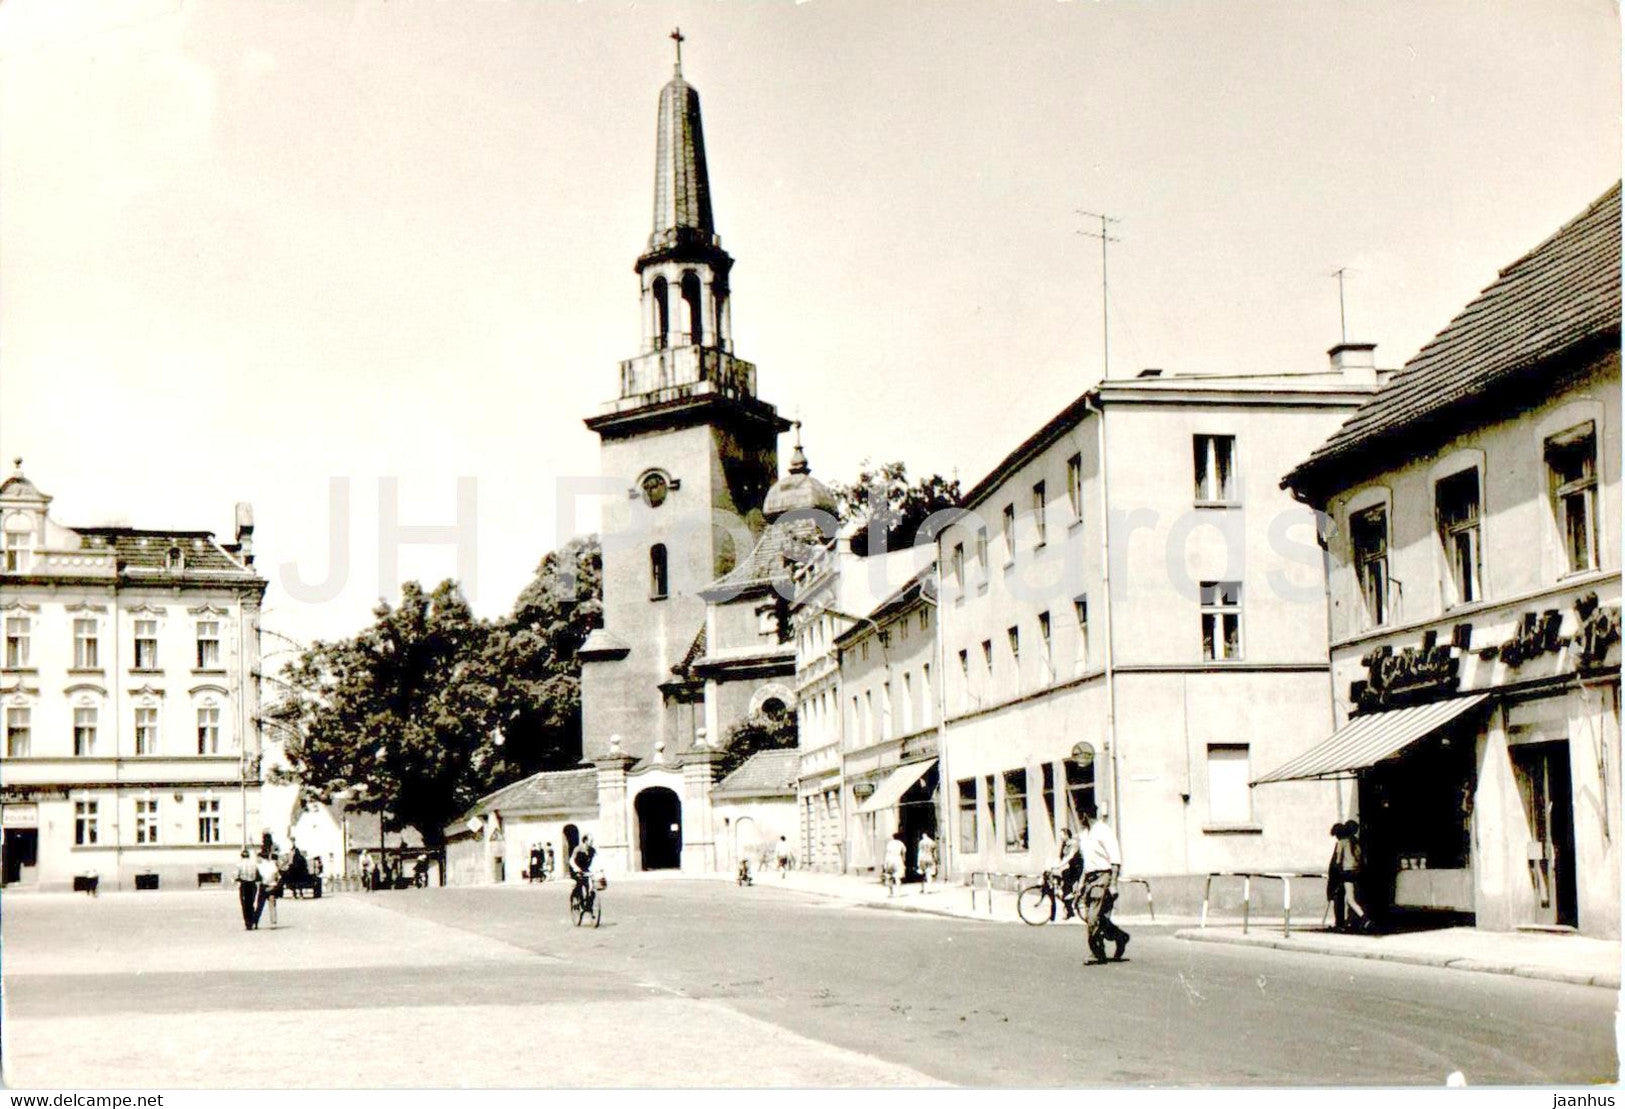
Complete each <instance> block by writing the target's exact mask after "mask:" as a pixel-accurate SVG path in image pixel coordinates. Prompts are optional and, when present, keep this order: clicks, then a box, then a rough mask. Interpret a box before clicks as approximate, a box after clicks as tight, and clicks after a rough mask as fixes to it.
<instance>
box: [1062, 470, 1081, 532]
mask: <svg viewBox="0 0 1625 1109" xmlns="http://www.w3.org/2000/svg"><path fill="white" fill-rule="evenodd" d="M1066 503H1067V505H1068V506H1069V507H1070V508H1071V509H1072V519H1074V520H1077V521H1080V522H1081V521H1082V520H1083V455H1081V454H1075V455H1073V456H1072V457H1071V458H1069V459H1067V460H1066Z"/></svg>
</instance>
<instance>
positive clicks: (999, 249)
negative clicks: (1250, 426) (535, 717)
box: [0, 0, 1620, 638]
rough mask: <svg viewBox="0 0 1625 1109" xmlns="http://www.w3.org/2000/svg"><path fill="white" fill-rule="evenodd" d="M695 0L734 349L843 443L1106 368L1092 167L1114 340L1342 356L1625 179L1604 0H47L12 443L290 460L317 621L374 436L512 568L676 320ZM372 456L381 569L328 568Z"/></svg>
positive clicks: (161, 479) (1424, 313)
mask: <svg viewBox="0 0 1625 1109" xmlns="http://www.w3.org/2000/svg"><path fill="white" fill-rule="evenodd" d="M674 24H681V25H682V27H683V30H684V32H685V34H686V35H688V42H687V43H686V44H685V47H684V61H685V64H684V71H685V75H686V76H687V77H688V78H689V80H690V81H691V82H692V83H693V84H694V85H695V87H697V88H698V89H699V90H700V93H701V96H702V103H703V107H704V114H705V130H706V142H707V148H708V153H709V156H710V168H711V183H712V194H713V201H714V207H715V211H716V217H717V223H718V229H719V232H720V233H721V235H722V239H723V244H724V245H725V246H726V247H727V248H728V249H729V251H730V252H731V253H732V254H733V255H734V257H735V258H736V259H737V262H738V265H737V266H736V268H735V270H734V278H733V287H734V336H735V345H736V348H737V350H738V353H739V354H740V355H741V356H742V357H744V358H747V359H749V360H751V361H753V362H755V363H757V365H758V367H759V370H760V390H761V393H762V394H763V396H764V397H765V398H766V399H767V400H769V401H772V402H774V403H777V404H778V405H779V406H780V408H781V411H783V412H784V413H785V414H786V415H788V416H792V417H794V416H797V415H799V416H800V417H801V418H803V419H804V420H805V421H806V432H805V441H806V445H807V450H808V453H809V455H810V456H811V459H812V463H813V467H814V471H815V472H816V473H817V474H819V475H820V476H821V477H823V478H825V479H826V480H848V479H850V478H851V477H852V476H853V475H854V474H855V473H856V471H857V468H858V465H859V463H860V461H861V460H863V459H864V458H865V457H870V456H873V457H876V458H885V459H891V458H901V459H903V460H905V461H906V462H907V463H908V464H909V467H910V469H911V471H914V472H929V471H932V470H938V471H942V472H944V473H951V472H953V471H955V470H956V469H957V471H958V473H959V475H960V476H961V478H963V479H965V480H966V482H967V483H968V482H970V481H974V480H975V479H976V478H978V477H980V476H981V475H982V474H983V473H984V472H986V470H987V469H988V468H989V467H991V466H992V465H993V464H994V463H995V462H996V461H997V460H998V459H999V458H1000V457H1001V456H1002V455H1003V454H1004V453H1006V452H1007V451H1008V450H1009V449H1010V448H1011V447H1013V446H1014V445H1015V444H1016V443H1018V442H1019V441H1020V440H1021V439H1023V438H1025V437H1026V436H1027V435H1028V434H1030V433H1031V432H1032V431H1033V430H1035V429H1036V428H1037V427H1038V426H1039V425H1040V424H1041V423H1042V422H1043V421H1044V420H1046V419H1048V418H1049V417H1050V416H1051V415H1053V414H1054V412H1055V411H1056V410H1058V409H1059V408H1060V407H1061V406H1062V405H1063V404H1065V403H1066V402H1067V401H1069V400H1071V399H1072V398H1073V397H1074V396H1076V395H1077V394H1078V393H1079V392H1080V391H1082V390H1083V389H1084V388H1085V387H1087V386H1088V385H1089V384H1091V383H1092V382H1093V381H1094V380H1095V379H1097V378H1098V377H1099V374H1100V288H1099V284H1100V268H1099V256H1098V244H1097V243H1096V242H1095V241H1094V240H1092V239H1087V238H1082V237H1080V236H1078V235H1077V234H1076V232H1077V231H1078V230H1079V229H1080V228H1082V227H1084V226H1085V221H1084V220H1083V219H1082V218H1081V217H1079V216H1078V215H1076V214H1075V210H1077V209H1080V208H1083V209H1092V210H1097V211H1098V210H1104V211H1107V212H1110V213H1112V214H1114V215H1116V216H1118V217H1120V218H1121V220H1122V222H1121V224H1119V225H1118V226H1117V228H1116V229H1115V230H1116V231H1117V233H1118V234H1119V235H1120V236H1121V238H1122V242H1121V243H1120V244H1118V245H1116V246H1114V248H1113V250H1114V253H1113V255H1112V258H1111V273H1112V368H1113V372H1114V373H1123V374H1128V373H1132V372H1134V371H1136V370H1138V369H1140V368H1141V367H1145V366H1161V367H1164V368H1167V369H1168V370H1170V371H1186V372H1189V371H1224V370H1242V369H1251V370H1255V371H1274V370H1301V369H1308V368H1318V367H1319V366H1321V365H1323V364H1324V359H1325V350H1326V348H1327V347H1328V346H1330V345H1331V344H1332V343H1334V342H1335V341H1336V340H1337V338H1338V332H1337V328H1338V315H1337V286H1336V282H1335V280H1333V279H1332V278H1330V277H1329V276H1328V275H1329V274H1330V272H1331V271H1332V270H1333V269H1335V268H1337V267H1338V266H1348V267H1350V268H1351V269H1352V271H1353V273H1352V275H1351V277H1350V282H1349V317H1350V321H1349V323H1350V338H1351V339H1362V340H1368V341H1374V342H1377V343H1379V344H1380V346H1379V348H1378V357H1379V360H1380V362H1381V363H1382V364H1384V365H1398V364H1400V363H1401V362H1403V361H1404V360H1405V359H1406V358H1408V357H1409V356H1410V355H1411V354H1413V353H1414V352H1415V350H1416V349H1417V347H1419V346H1420V345H1421V344H1422V343H1423V342H1424V341H1425V340H1426V339H1427V338H1428V337H1430V336H1431V335H1432V334H1433V333H1434V332H1435V331H1437V330H1438V329H1439V328H1440V327H1442V326H1443V325H1444V324H1445V323H1446V322H1447V321H1448V319H1449V318H1450V317H1451V316H1452V315H1454V313H1455V312H1456V311H1457V310H1458V309H1459V308H1460V307H1461V306H1462V305H1463V304H1464V303H1465V302H1466V301H1467V300H1468V299H1469V298H1470V297H1471V296H1472V295H1473V294H1474V293H1476V292H1477V291H1478V290H1479V289H1480V288H1482V287H1483V286H1484V285H1486V284H1487V283H1488V282H1489V281H1490V280H1492V279H1493V278H1494V276H1495V273H1496V271H1497V270H1498V269H1499V268H1500V267H1502V266H1504V265H1506V264H1507V263H1509V262H1511V261H1512V260H1513V259H1514V258H1515V257H1517V256H1518V255H1519V254H1521V253H1523V252H1524V251H1525V250H1527V249H1529V248H1530V247H1532V246H1534V245H1535V244H1536V243H1537V242H1538V241H1540V240H1541V239H1543V238H1544V237H1545V236H1547V235H1548V234H1550V233H1551V232H1552V231H1554V230H1555V229H1556V228H1557V227H1558V226H1559V225H1560V224H1562V223H1563V222H1564V221H1565V220H1567V219H1568V218H1570V217H1571V216H1573V215H1574V214H1576V213H1577V212H1578V211H1579V210H1580V209H1581V208H1582V207H1583V206H1584V205H1586V204H1587V203H1589V202H1590V201H1591V200H1592V199H1594V198H1595V197H1596V196H1597V195H1598V194H1599V193H1601V192H1602V191H1603V190H1604V189H1605V188H1606V187H1607V186H1608V185H1609V184H1610V183H1611V182H1612V181H1613V180H1615V179H1616V178H1617V177H1618V176H1619V167H1620V114H1619V113H1620V28H1619V18H1618V13H1617V10H1616V9H1615V7H1614V6H1613V5H1612V4H1610V3H1602V2H1595V0H1543V2H1521V3H1517V4H1487V3H1482V2H1477V0H1475V2H1472V3H1443V2H1428V0H1423V2H1415V0H1403V2H1401V0H1393V2H1381V3H1377V2H1367V3H1336V4H1333V3H1308V2H1302V0H1291V2H1243V0H1224V2H1222V3H1220V2H1218V0H1209V2H1203V3H1196V2H1184V3H1175V2H1142V3H1053V2H1047V0H1045V2H1039V0H1028V2H1011V3H978V4H965V3H948V2H938V3H932V4H901V3H886V4H877V3H867V2H856V0H847V2H828V0H814V2H811V3H804V4H799V5H792V4H789V3H770V2H761V3H751V4H746V3H715V2H710V0H707V2H703V3H693V4H687V3H675V4H628V3H617V4H610V3H581V4H576V3H457V4H411V3H381V2H380V3H360V4H344V3H337V2H324V3H316V2H309V3H281V2H278V3H270V2H264V3H261V2H254V0H242V2H233V3H225V2H212V3H201V4H200V3H195V2H176V0H170V2H167V3H147V2H141V0H130V2H121V3H118V4H109V5H96V4H91V3H75V4H71V5H70V4H61V3H58V2H54V0H8V2H7V3H6V4H5V5H4V6H3V7H0V90H3V92H0V135H4V137H5V141H4V144H3V146H0V455H3V457H4V458H5V459H6V463H5V466H6V470H7V472H9V469H10V462H9V460H10V458H11V457H12V456H13V455H19V454H20V455H23V456H24V457H25V458H26V459H27V467H26V469H27V472H28V474H29V476H30V477H31V478H32V479H33V480H34V481H35V482H36V483H37V484H38V485H40V486H41V488H43V489H44V490H45V491H46V492H47V493H50V494H52V495H54V496H55V497H56V503H55V504H54V505H53V515H54V517H55V518H56V519H57V520H59V521H60V522H62V523H65V524H68V525H70V526H72V525H74V524H91V523H103V522H123V523H131V524H134V525H137V526H142V527H166V526H172V527H181V528H197V527H206V528H213V529H215V530H216V531H218V532H220V533H222V534H224V535H226V537H227V538H229V533H230V530H231V505H232V502H234V501H236V500H250V501H252V502H253V503H254V506H255V509H256V513H257V517H258V525H259V527H258V537H257V549H258V552H259V555H260V565H261V567H262V568H263V569H264V570H265V572H266V573H267V575H268V576H269V577H270V578H271V580H272V586H271V593H270V596H269V598H268V604H269V606H270V608H271V615H270V616H269V617H268V619H267V624H268V626H271V627H274V628H276V629H278V630H281V631H283V632H286V633H288V634H292V635H295V636H298V637H301V638H305V637H310V636H314V635H325V636H334V635H340V634H345V633H347V632H348V631H350V630H351V629H353V628H354V627H355V626H357V625H358V624H359V623H360V622H361V621H363V620H364V619H365V618H366V611H367V609H368V608H369V607H370V606H371V605H372V604H373V603H374V601H375V600H376V598H377V597H378V595H379V593H380V592H381V585H380V573H379V570H378V568H377V563H378V547H379V544H378V542H377V511H376V509H377V498H378V489H379V480H380V479H381V478H384V477H392V476H393V477H398V478H399V481H400V490H401V520H402V522H403V523H406V524H431V525H435V524H438V525H447V524H450V523H452V521H453V519H454V517H455V498H456V492H455V479H456V478H457V477H458V476H459V475H468V476H471V477H473V478H474V479H475V480H476V482H477V491H478V492H477V524H476V527H477V532H476V535H477V543H478V578H477V588H476V589H475V591H474V592H475V598H474V599H475V604H476V608H477V609H479V610H480V611H481V612H483V613H486V614H495V613H498V612H502V611H505V610H506V609H507V608H508V607H509V606H510V604H511V602H512V600H513V597H514V595H515V593H516V592H517V590H518V589H519V587H520V586H521V585H522V584H523V583H524V582H525V581H526V580H527V579H528V577H529V575H530V573H531V571H532V569H533V567H534V566H535V564H536V562H537V561H538V560H539V559H540V557H541V556H542V555H543V554H544V553H545V552H546V551H547V550H548V549H550V548H551V547H552V546H553V544H554V542H555V526H556V524H555V521H556V511H555V496H554V489H555V481H556V480H557V479H558V478H560V477H563V476H568V475H589V474H594V473H596V472H597V443H596V439H595V438H594V437H593V436H592V435H591V434H590V433H589V432H587V431H586V429H585V428H584V427H583V426H582V425H581V418H582V417H583V416H585V415H588V414H590V413H591V412H593V411H595V409H596V406H597V405H598V404H599V402H601V401H604V400H607V399H609V398H610V397H611V396H612V395H613V392H614V389H615V382H616V376H615V375H616V362H617V361H618V360H619V359H621V358H626V357H629V356H631V355H633V354H635V353H636V351H637V346H638V341H639V327H638V308H637V285H636V279H635V278H634V276H633V274H632V270H631V267H632V263H633V261H634V260H635V259H636V257H637V255H638V253H639V252H640V250H641V249H642V247H643V244H644V240H645V238H646V237H647V235H648V233H649V221H650V207H651V189H652V184H653V181H652V169H653V161H654V138H655V112H656V100H657V94H658V91H659V89H660V87H661V85H662V84H663V83H664V82H665V81H666V80H667V78H668V77H669V75H670V70H671V46H672V44H671V42H670V41H668V39H667V38H666V35H667V33H668V32H669V31H670V29H671V27H672V26H673V25H674ZM785 453H786V454H787V453H788V452H787V451H786V452H785ZM333 476H343V477H348V478H349V479H350V480H351V483H352V486H351V489H352V495H351V506H350V509H351V510H350V513H349V522H350V526H349V532H350V557H349V572H348V574H347V575H346V577H345V579H344V588H343V590H342V592H340V593H339V595H338V596H337V597H336V599H334V600H333V601H331V602H329V603H325V604H317V603H313V602H300V601H297V600H294V599H293V598H291V597H290V596H289V595H288V592H287V590H286V589H285V588H284V582H283V573H284V569H283V567H284V565H285V564H297V566H298V572H299V573H300V574H302V575H303V577H304V578H305V579H307V580H311V581H320V580H321V579H323V578H324V576H325V575H326V574H327V568H328V548H329V533H330V528H329V524H328V518H329V506H328V482H329V479H330V478H331V477H333ZM586 522H587V523H589V524H590V522H591V521H590V519H589V520H587V521H586ZM400 566H401V571H402V574H403V575H404V576H408V577H410V576H419V577H422V578H424V579H426V580H438V579H439V578H441V577H443V576H447V575H452V574H455V573H457V555H456V552H455V551H454V550H453V549H452V548H451V547H449V546H439V547H424V548H409V549H407V550H406V551H405V552H404V553H403V554H402V556H401V560H400Z"/></svg>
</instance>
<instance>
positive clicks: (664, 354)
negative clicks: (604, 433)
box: [601, 346, 756, 415]
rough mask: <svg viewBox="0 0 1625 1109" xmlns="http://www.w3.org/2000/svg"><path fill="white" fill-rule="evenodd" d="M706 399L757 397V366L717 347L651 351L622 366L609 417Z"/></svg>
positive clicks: (607, 411) (607, 410)
mask: <svg viewBox="0 0 1625 1109" xmlns="http://www.w3.org/2000/svg"><path fill="white" fill-rule="evenodd" d="M704 396H724V397H736V398H753V397H755V396H756V367H755V366H754V365H753V364H751V363H749V362H745V361H741V360H740V359H738V358H735V357H734V356H733V355H731V354H728V353H727V352H726V351H721V350H717V349H716V348H714V347H696V346H686V347H675V348H671V349H667V350H656V351H651V352H649V353H648V354H641V355H639V356H638V357H636V358H628V359H627V360H626V361H624V362H622V363H621V395H620V398H619V399H617V400H613V401H610V402H609V403H608V404H606V405H604V406H603V408H602V410H601V411H602V412H603V413H604V414H606V415H609V414H613V413H616V412H628V411H631V410H632V409H634V408H642V407H644V406H646V405H651V404H665V403H669V402H672V401H680V400H688V399H691V398H697V397H704Z"/></svg>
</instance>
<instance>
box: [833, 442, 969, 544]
mask: <svg viewBox="0 0 1625 1109" xmlns="http://www.w3.org/2000/svg"><path fill="white" fill-rule="evenodd" d="M831 492H833V493H834V494H835V503H836V508H837V511H838V512H839V514H840V518H841V520H842V522H847V521H851V522H855V523H857V524H860V525H862V527H861V530H859V531H858V532H857V533H856V534H854V535H853V537H852V551H853V553H854V554H857V555H864V556H866V555H868V554H869V553H870V546H871V542H872V539H873V538H874V537H877V536H879V535H882V534H883V535H884V537H885V549H886V550H889V551H892V550H899V549H901V548H904V547H912V546H914V545H915V544H916V543H925V542H930V541H931V540H932V539H933V538H934V536H933V535H931V534H929V533H927V534H921V530H920V525H921V524H923V523H925V522H926V520H928V519H930V517H931V515H932V514H933V513H936V512H942V511H944V510H948V509H953V508H957V507H958V505H959V497H960V490H959V480H958V479H957V478H945V477H943V476H942V475H941V474H932V475H930V476H929V477H923V478H920V479H919V480H918V481H913V482H911V481H909V479H908V468H907V467H906V466H905V465H904V464H903V463H901V462H885V463H881V464H880V465H878V466H876V465H872V464H870V463H869V462H867V461H865V462H864V464H863V470H862V472H860V473H859V474H858V480H857V481H855V482H853V483H852V484H851V485H835V486H832V487H831ZM875 553H879V551H878V550H877V551H876V552H875Z"/></svg>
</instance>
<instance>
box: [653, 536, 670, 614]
mask: <svg viewBox="0 0 1625 1109" xmlns="http://www.w3.org/2000/svg"><path fill="white" fill-rule="evenodd" d="M670 585H671V582H670V578H669V576H668V571H667V567H666V545H665V544H664V543H656V544H655V545H654V546H652V547H650V548H649V599H650V600H652V601H658V600H661V599H663V598H664V597H666V596H667V595H668V591H669V587H670Z"/></svg>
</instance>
